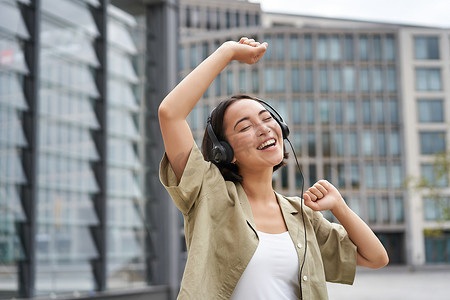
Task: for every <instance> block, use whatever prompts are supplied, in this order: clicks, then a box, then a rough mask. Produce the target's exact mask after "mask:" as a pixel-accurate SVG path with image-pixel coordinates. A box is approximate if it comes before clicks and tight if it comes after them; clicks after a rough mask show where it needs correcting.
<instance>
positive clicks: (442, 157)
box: [404, 151, 450, 222]
mask: <svg viewBox="0 0 450 300" xmlns="http://www.w3.org/2000/svg"><path fill="white" fill-rule="evenodd" d="M433 172H434V175H435V178H434V180H433V181H430V180H428V179H427V178H424V177H423V176H421V177H414V176H409V177H408V178H406V180H405V182H404V184H405V186H406V187H410V188H412V189H414V190H415V191H417V192H418V193H420V194H421V195H422V198H423V199H429V200H431V201H433V202H434V203H433V204H434V206H435V207H436V209H437V210H438V213H437V215H438V217H439V219H438V220H437V221H441V222H444V221H449V220H450V199H449V197H448V195H444V194H443V191H442V186H439V185H438V184H437V183H438V182H442V180H444V179H445V180H446V181H447V186H448V178H449V174H450V151H448V152H442V153H439V154H436V155H435V156H434V161H433Z"/></svg>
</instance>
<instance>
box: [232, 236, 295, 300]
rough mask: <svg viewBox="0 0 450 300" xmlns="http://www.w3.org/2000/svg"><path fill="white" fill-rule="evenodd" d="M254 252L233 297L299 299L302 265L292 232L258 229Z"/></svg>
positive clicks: (233, 298) (258, 299) (245, 298)
mask: <svg viewBox="0 0 450 300" xmlns="http://www.w3.org/2000/svg"><path fill="white" fill-rule="evenodd" d="M258 236H259V243H258V247H257V248H256V251H255V254H254V255H253V257H252V259H251V260H250V262H249V264H248V266H247V268H246V269H245V270H244V273H243V274H242V276H241V278H240V279H239V282H238V284H237V285H236V288H235V289H234V292H233V295H231V298H230V299H231V300H265V299H267V300H273V299H277V300H278V299H279V300H282V299H286V300H287V299H289V300H293V299H299V298H300V284H299V277H298V276H299V265H298V257H297V252H296V251H295V246H294V243H293V242H292V239H291V237H290V236H289V232H287V231H286V232H283V233H279V234H270V233H264V232H260V231H258Z"/></svg>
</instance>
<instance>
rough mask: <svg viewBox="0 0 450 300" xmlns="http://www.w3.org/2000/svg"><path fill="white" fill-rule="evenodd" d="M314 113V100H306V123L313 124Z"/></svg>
mask: <svg viewBox="0 0 450 300" xmlns="http://www.w3.org/2000/svg"><path fill="white" fill-rule="evenodd" d="M315 119H316V113H315V108H314V100H306V123H307V124H314V122H315Z"/></svg>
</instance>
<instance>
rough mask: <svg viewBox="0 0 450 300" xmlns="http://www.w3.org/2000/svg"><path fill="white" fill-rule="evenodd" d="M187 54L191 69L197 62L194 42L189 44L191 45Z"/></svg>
mask: <svg viewBox="0 0 450 300" xmlns="http://www.w3.org/2000/svg"><path fill="white" fill-rule="evenodd" d="M189 55H190V60H189V61H190V64H191V65H190V67H191V69H194V68H195V67H196V66H197V64H198V61H197V45H195V44H192V45H191V47H190V52H189Z"/></svg>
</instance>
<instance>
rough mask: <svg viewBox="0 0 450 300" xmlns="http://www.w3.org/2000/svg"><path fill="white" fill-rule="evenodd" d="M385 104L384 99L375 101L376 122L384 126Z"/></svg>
mask: <svg viewBox="0 0 450 300" xmlns="http://www.w3.org/2000/svg"><path fill="white" fill-rule="evenodd" d="M383 107H384V103H383V99H375V122H377V123H378V124H384V122H385V120H384V109H383Z"/></svg>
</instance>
